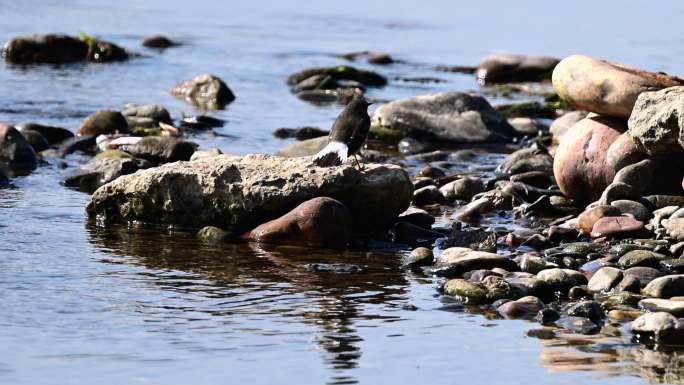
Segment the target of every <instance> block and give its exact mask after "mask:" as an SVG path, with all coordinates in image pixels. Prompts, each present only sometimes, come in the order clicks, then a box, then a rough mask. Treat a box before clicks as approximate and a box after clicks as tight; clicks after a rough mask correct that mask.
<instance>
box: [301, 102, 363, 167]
mask: <svg viewBox="0 0 684 385" xmlns="http://www.w3.org/2000/svg"><path fill="white" fill-rule="evenodd" d="M371 104H372V103H369V102H368V100H366V99H364V98H358V99H354V100H352V101H351V102H350V103H349V104H347V107H345V108H344V110H343V111H342V112H341V113H340V115H339V116H338V117H337V119H336V120H335V123H333V126H332V129H331V130H330V136H328V139H329V142H328V144H327V145H326V146H325V147H324V148H323V149H322V150H321V151H319V152H318V154H316V155H314V157H313V162H314V163H315V164H316V165H317V166H319V167H330V166H339V165H341V164H342V163H344V162H346V161H347V158H348V157H349V156H352V155H354V160H355V161H356V165H357V166H358V167H359V169H362V168H361V165H360V164H359V161H358V159H356V153H357V152H359V150H360V149H361V147H363V144H364V143H365V142H366V138H367V137H368V130H370V117H369V116H368V106H370V105H371Z"/></svg>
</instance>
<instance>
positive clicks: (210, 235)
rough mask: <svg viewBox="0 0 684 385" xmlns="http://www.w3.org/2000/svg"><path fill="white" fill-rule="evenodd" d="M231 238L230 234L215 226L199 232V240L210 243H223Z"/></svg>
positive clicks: (203, 228) (206, 227) (204, 228)
mask: <svg viewBox="0 0 684 385" xmlns="http://www.w3.org/2000/svg"><path fill="white" fill-rule="evenodd" d="M229 237H230V233H228V232H227V231H224V230H222V229H220V228H218V227H215V226H205V227H202V229H200V231H198V232H197V238H199V239H201V240H202V241H204V242H210V243H218V242H223V241H225V240H227V239H228V238H229Z"/></svg>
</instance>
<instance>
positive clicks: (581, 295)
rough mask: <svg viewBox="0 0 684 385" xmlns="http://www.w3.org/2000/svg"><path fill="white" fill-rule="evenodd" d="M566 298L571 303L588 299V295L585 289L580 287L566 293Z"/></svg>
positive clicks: (572, 288) (574, 287)
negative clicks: (571, 301)
mask: <svg viewBox="0 0 684 385" xmlns="http://www.w3.org/2000/svg"><path fill="white" fill-rule="evenodd" d="M568 298H570V299H571V300H573V301H577V300H580V299H586V298H589V293H588V292H587V289H586V288H584V287H582V286H573V287H571V288H570V290H569V291H568Z"/></svg>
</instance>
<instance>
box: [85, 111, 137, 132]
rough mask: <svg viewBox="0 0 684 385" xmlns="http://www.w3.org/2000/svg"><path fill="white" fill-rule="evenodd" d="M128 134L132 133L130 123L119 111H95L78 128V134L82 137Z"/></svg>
mask: <svg viewBox="0 0 684 385" xmlns="http://www.w3.org/2000/svg"><path fill="white" fill-rule="evenodd" d="M128 132H130V129H129V127H128V121H126V118H125V117H124V116H123V115H122V114H121V113H120V112H119V111H114V110H99V111H95V112H93V113H92V114H90V115H89V116H88V117H87V118H85V120H83V122H82V123H81V126H80V127H79V128H78V134H79V135H81V136H86V135H94V136H98V135H103V134H104V135H108V134H116V133H128Z"/></svg>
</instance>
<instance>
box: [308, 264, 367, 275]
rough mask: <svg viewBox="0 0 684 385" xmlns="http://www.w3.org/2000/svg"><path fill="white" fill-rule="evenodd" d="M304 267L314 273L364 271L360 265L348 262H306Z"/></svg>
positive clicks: (356, 272) (353, 272) (354, 272)
mask: <svg viewBox="0 0 684 385" xmlns="http://www.w3.org/2000/svg"><path fill="white" fill-rule="evenodd" d="M304 267H306V269H307V270H308V271H312V272H314V273H335V274H359V273H363V272H365V270H364V269H363V268H362V267H361V266H357V265H351V264H348V263H307V264H306V265H304Z"/></svg>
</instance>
